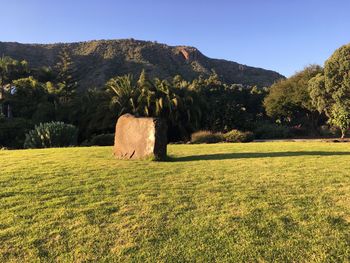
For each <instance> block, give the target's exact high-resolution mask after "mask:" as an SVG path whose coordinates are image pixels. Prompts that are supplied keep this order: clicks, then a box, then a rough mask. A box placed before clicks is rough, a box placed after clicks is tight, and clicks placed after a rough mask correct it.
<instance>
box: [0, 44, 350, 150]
mask: <svg viewBox="0 0 350 263" xmlns="http://www.w3.org/2000/svg"><path fill="white" fill-rule="evenodd" d="M349 57H350V45H347V46H343V47H341V48H340V49H338V50H337V51H336V52H335V53H334V54H333V55H332V56H331V57H330V58H329V59H328V60H327V61H326V62H325V65H324V67H321V66H318V65H311V66H308V67H306V68H305V69H304V70H302V71H300V72H297V73H296V74H295V75H293V76H292V77H290V78H287V79H283V80H281V81H278V82H277V83H275V84H273V85H272V86H271V87H268V88H257V87H255V86H244V85H240V84H227V83H224V82H223V81H221V80H220V77H219V76H218V75H217V74H215V72H213V74H212V75H211V76H210V77H208V78H203V77H199V78H196V79H194V80H192V81H186V80H184V79H183V78H182V77H181V76H179V75H178V76H175V77H173V78H171V79H159V78H154V79H150V78H149V77H148V76H147V73H146V71H144V70H143V71H142V72H141V73H140V74H139V75H138V76H132V75H124V76H115V77H113V78H111V79H110V80H109V81H107V83H106V84H105V86H104V87H96V88H94V89H88V90H85V89H84V87H81V86H80V82H79V79H77V77H76V76H77V74H76V71H77V69H76V67H75V65H74V63H73V62H72V59H71V55H70V54H69V51H68V50H65V49H63V50H62V52H61V53H60V55H59V57H58V62H57V64H56V66H55V67H53V68H49V67H42V68H31V67H30V65H29V64H28V63H27V62H26V61H17V60H14V59H12V58H9V57H1V58H0V146H6V147H12V148H19V147H22V146H23V140H24V135H25V133H26V132H28V131H29V130H30V129H32V128H33V127H34V125H38V124H40V123H45V122H50V121H60V122H65V123H69V124H73V125H75V126H76V127H77V128H78V130H79V133H78V140H79V142H80V143H83V142H86V141H89V140H91V139H92V138H93V137H94V136H96V135H99V134H108V133H113V132H114V128H115V123H116V120H117V118H118V117H119V116H121V115H122V114H125V113H131V114H134V115H136V116H147V117H160V118H163V119H165V120H166V121H167V123H168V127H169V129H168V130H169V131H168V137H169V140H170V141H186V140H188V139H189V138H190V135H191V133H193V132H194V131H198V130H209V131H213V132H228V131H230V130H232V129H239V130H242V131H253V133H254V134H255V136H256V138H275V137H288V136H320V135H323V134H322V131H323V129H324V127H325V126H327V127H328V128H329V130H330V131H331V128H330V127H337V128H338V129H339V130H340V131H341V136H342V137H344V136H345V134H346V132H347V130H348V128H349V125H350V59H349Z"/></svg>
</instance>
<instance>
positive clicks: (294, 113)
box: [264, 65, 323, 130]
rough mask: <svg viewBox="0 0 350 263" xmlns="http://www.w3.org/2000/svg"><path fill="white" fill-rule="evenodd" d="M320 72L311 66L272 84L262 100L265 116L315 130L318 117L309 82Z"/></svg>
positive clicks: (318, 68)
mask: <svg viewBox="0 0 350 263" xmlns="http://www.w3.org/2000/svg"><path fill="white" fill-rule="evenodd" d="M322 71H323V70H322V67H320V66H318V65H311V66H308V67H306V68H304V69H303V70H302V71H300V72H297V73H296V74H294V75H293V76H291V77H290V78H288V79H284V80H281V81H279V82H277V83H275V84H273V85H272V86H271V87H270V89H269V93H268V95H267V96H266V98H265V100H264V107H265V110H266V113H267V115H268V116H270V117H272V118H274V119H276V120H279V121H280V122H282V123H285V124H287V125H291V126H292V125H302V126H305V127H308V128H310V129H312V130H316V129H317V125H318V122H319V120H320V115H319V113H318V111H317V109H316V108H315V106H314V104H313V103H312V99H311V97H310V93H309V81H310V79H312V78H313V77H315V76H316V75H318V74H320V73H322ZM310 124H311V125H310Z"/></svg>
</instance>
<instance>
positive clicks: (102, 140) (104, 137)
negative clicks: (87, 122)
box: [89, 133, 114, 146]
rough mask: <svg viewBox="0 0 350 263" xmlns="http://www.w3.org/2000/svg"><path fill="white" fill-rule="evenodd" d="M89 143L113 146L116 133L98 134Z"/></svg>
mask: <svg viewBox="0 0 350 263" xmlns="http://www.w3.org/2000/svg"><path fill="white" fill-rule="evenodd" d="M89 145H97V146H112V145H114V133H106V134H100V135H96V136H94V137H92V139H91V141H90V143H89Z"/></svg>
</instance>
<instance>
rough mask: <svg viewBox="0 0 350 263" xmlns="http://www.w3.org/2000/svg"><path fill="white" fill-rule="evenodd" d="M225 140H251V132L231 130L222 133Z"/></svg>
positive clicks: (252, 138)
mask: <svg viewBox="0 0 350 263" xmlns="http://www.w3.org/2000/svg"><path fill="white" fill-rule="evenodd" d="M224 137H225V141H226V142H251V141H253V140H254V134H253V133H252V132H242V131H239V130H232V131H229V132H227V133H225V134H224Z"/></svg>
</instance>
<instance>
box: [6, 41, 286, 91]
mask: <svg viewBox="0 0 350 263" xmlns="http://www.w3.org/2000/svg"><path fill="white" fill-rule="evenodd" d="M63 49H68V51H69V52H70V53H71V56H72V60H73V61H74V62H75V64H76V67H77V75H78V79H79V80H80V82H81V86H83V87H85V88H92V87H101V86H103V85H104V83H105V82H106V81H107V80H108V79H109V78H111V77H113V76H116V75H123V74H129V73H131V74H134V75H137V74H139V72H141V70H142V69H145V70H146V72H147V73H148V75H150V76H151V77H160V78H165V79H167V78H171V77H173V76H175V75H181V76H182V77H183V78H184V79H186V80H192V79H194V78H197V77H199V76H203V77H207V76H209V75H210V74H212V72H213V71H215V72H216V73H217V74H218V75H219V77H220V78H221V79H222V80H223V81H224V82H227V83H236V84H243V85H257V86H270V85H271V84H273V83H274V82H275V81H277V80H278V79H281V78H284V76H282V75H281V74H279V73H277V72H275V71H272V70H266V69H263V68H258V67H251V66H247V65H243V64H239V63H237V62H234V61H229V60H225V59H216V58H209V57H207V56H205V55H204V54H203V53H201V52H200V51H199V50H198V49H197V48H196V47H192V46H184V45H179V46H170V45H166V44H163V43H158V42H155V41H145V40H134V39H116V40H91V41H82V42H71V43H50V44H39V43H31V44H26V43H18V42H0V55H2V56H10V57H13V58H14V59H18V60H26V61H28V62H29V64H30V65H31V66H32V67H42V66H49V67H53V66H54V65H55V63H57V61H58V54H59V52H61V51H62V50H63Z"/></svg>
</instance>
